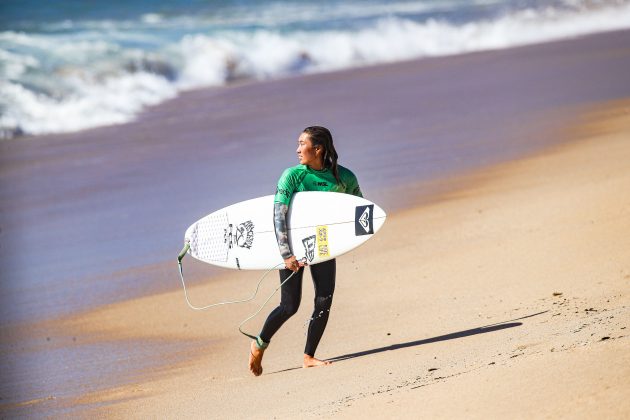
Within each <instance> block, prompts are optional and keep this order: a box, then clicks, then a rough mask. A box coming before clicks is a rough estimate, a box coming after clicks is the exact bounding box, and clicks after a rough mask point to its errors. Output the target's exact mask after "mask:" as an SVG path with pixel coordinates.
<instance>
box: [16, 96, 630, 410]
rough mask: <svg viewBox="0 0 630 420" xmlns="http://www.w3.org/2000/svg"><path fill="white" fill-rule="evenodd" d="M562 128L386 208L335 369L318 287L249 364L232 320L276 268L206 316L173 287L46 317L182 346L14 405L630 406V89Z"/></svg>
mask: <svg viewBox="0 0 630 420" xmlns="http://www.w3.org/2000/svg"><path fill="white" fill-rule="evenodd" d="M567 136H569V138H570V139H572V140H573V141H572V142H571V143H568V144H566V145H564V146H561V147H556V148H554V149H552V150H547V151H546V152H545V153H543V154H540V155H538V156H534V157H529V158H525V159H521V160H518V161H514V162H510V163H507V164H502V165H499V166H494V167H491V168H488V169H485V170H482V171H479V172H476V173H475V174H469V175H468V176H466V178H465V179H466V186H465V187H464V188H460V189H458V190H456V191H454V192H452V193H450V194H448V195H444V196H441V197H439V198H438V199H437V200H436V201H434V202H433V203H431V204H428V205H424V206H422V207H419V208H414V209H411V210H408V211H403V212H400V213H396V214H391V215H390V217H389V219H388V221H387V223H386V225H385V226H384V228H383V229H382V231H381V232H380V233H379V234H378V235H376V236H375V237H374V238H373V239H372V240H371V241H369V242H368V243H367V244H366V245H365V246H363V247H362V248H360V249H358V250H356V251H354V252H352V253H350V254H349V255H346V256H344V257H342V258H340V259H339V263H338V280H337V291H336V294H335V302H334V304H333V310H332V312H331V318H330V321H329V326H328V329H327V331H326V333H325V335H324V338H323V340H322V342H321V344H320V346H319V350H318V354H317V356H318V357H321V358H326V359H332V360H334V363H333V365H331V366H329V367H324V368H315V369H302V368H300V366H301V358H302V352H303V346H304V341H305V337H304V332H305V326H304V322H305V321H306V320H307V319H308V317H309V314H310V311H311V310H312V305H311V303H310V302H311V300H312V296H313V291H312V288H311V287H308V286H307V287H305V288H304V296H303V304H302V307H301V308H300V311H299V312H298V314H297V315H296V316H295V317H294V318H292V319H291V320H290V321H289V322H288V323H287V324H285V326H284V327H283V328H282V329H281V330H280V332H279V333H278V334H277V335H276V337H274V339H273V342H272V344H271V346H270V347H269V349H268V351H267V353H266V354H265V358H264V363H263V365H264V373H263V375H262V376H261V377H258V378H255V377H253V376H252V375H251V374H250V373H249V371H248V370H247V357H248V352H249V350H248V349H249V341H248V340H247V339H246V338H244V337H243V336H241V335H240V334H239V333H238V331H237V330H236V326H237V325H238V324H239V322H240V321H241V320H242V319H244V318H245V317H246V316H247V315H249V314H250V313H251V312H253V311H254V310H255V309H257V307H258V306H257V305H259V304H260V303H261V302H262V301H263V300H264V299H263V297H264V296H266V295H267V294H268V293H270V292H271V291H272V289H273V287H275V286H276V283H277V278H276V274H275V273H272V275H271V276H270V278H269V279H267V280H268V281H267V282H266V283H265V287H264V288H263V290H262V291H261V293H260V295H259V297H258V298H257V299H256V302H255V303H252V304H245V305H239V306H233V307H230V308H219V309H214V310H211V311H207V312H195V311H192V310H190V309H189V308H188V307H187V306H186V304H185V301H184V296H183V293H182V291H181V290H178V291H174V292H168V293H163V294H159V295H153V296H147V297H143V298H139V299H134V300H131V301H126V302H122V303H118V304H113V305H110V306H106V307H104V308H101V309H98V310H95V311H93V312H88V313H85V314H82V315H78V316H74V317H71V318H67V319H64V320H63V322H58V321H55V322H54V323H44V324H41V325H40V326H39V327H37V328H41V331H46V332H47V333H48V334H50V333H51V332H50V331H52V330H53V329H54V330H56V332H55V333H54V334H55V337H59V338H58V340H59V341H60V342H63V337H66V341H69V340H71V339H72V337H77V336H80V337H82V338H81V340H92V342H93V343H97V344H98V343H105V342H107V343H112V342H114V343H120V345H125V343H128V342H130V340H136V341H137V340H141V341H140V342H141V343H142V345H143V346H151V345H152V343H155V345H164V343H173V344H175V348H176V349H177V350H176V351H172V352H170V353H168V357H166V358H164V359H163V360H160V361H159V364H158V365H157V366H158V367H156V368H151V369H146V370H145V371H144V372H143V374H142V375H140V376H138V377H133V378H128V379H129V383H128V384H127V385H122V386H117V387H114V388H111V389H104V390H102V391H98V392H91V393H88V394H86V395H84V396H82V397H81V398H78V399H75V398H70V399H63V398H57V399H43V400H36V401H30V402H25V403H23V404H22V405H21V406H20V407H17V406H12V407H7V406H5V407H4V408H5V409H7V410H8V411H7V413H9V412H16V413H21V414H28V413H29V410H33V411H31V412H35V413H36V412H38V407H40V408H45V407H46V406H47V405H49V406H50V405H52V404H54V406H55V408H56V409H59V408H62V407H67V408H68V410H69V411H68V413H70V414H79V415H81V416H86V417H92V416H99V417H100V416H107V417H114V418H128V417H136V418H147V417H149V418H164V417H167V418H173V417H179V418H188V417H194V418H296V417H320V416H321V417H333V416H335V417H337V416H339V417H342V418H357V417H372V418H373V417H376V418H401V417H402V418H488V417H490V418H541V417H552V418H593V417H600V418H628V417H630V399H629V398H628V397H629V396H630V380H629V379H630V193H629V191H630V164H629V162H630V102H616V103H613V104H606V106H602V107H600V108H598V109H597V110H596V111H592V112H590V113H589V114H588V115H587V116H586V117H585V119H584V121H583V123H581V124H580V125H579V126H577V127H575V128H574V130H573V131H571V132H570V133H567ZM453 181H454V182H455V183H457V185H460V184H461V179H460V180H453ZM184 261H185V264H188V265H189V266H194V262H193V261H190V260H184ZM200 267H201V269H203V267H202V266H197V267H196V268H195V269H200ZM173 275H174V276H176V274H175V271H173ZM258 276H259V274H258V273H252V272H239V273H234V274H232V273H230V274H226V275H225V276H223V277H220V278H218V279H213V280H212V281H209V282H207V284H204V285H202V286H196V287H194V288H192V289H191V290H190V295H191V299H192V300H193V302H194V303H195V304H198V305H202V304H205V303H211V302H215V301H219V300H223V299H228V298H234V297H239V296H243V295H246V294H247V293H249V292H250V291H251V290H253V287H254V285H255V281H256V279H257V278H258ZM309 279H310V276H308V275H307V276H305V279H304V281H306V282H309V281H310V280H309ZM273 302H277V298H276V299H274V300H273ZM271 309H272V308H271V307H269V308H266V309H265V310H264V311H263V312H264V313H265V314H266V313H268V311H269V310H271ZM263 321H264V315H262V316H259V317H257V318H256V319H255V320H254V321H252V322H251V323H250V324H248V325H247V327H246V329H247V330H249V331H250V332H257V331H258V329H259V328H260V326H261V324H262V322H263ZM106 377H107V372H103V378H106ZM39 412H41V411H39Z"/></svg>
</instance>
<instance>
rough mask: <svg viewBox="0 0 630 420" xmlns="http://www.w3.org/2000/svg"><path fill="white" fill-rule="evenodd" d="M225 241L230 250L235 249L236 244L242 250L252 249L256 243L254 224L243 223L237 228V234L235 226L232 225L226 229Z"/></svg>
mask: <svg viewBox="0 0 630 420" xmlns="http://www.w3.org/2000/svg"><path fill="white" fill-rule="evenodd" d="M223 239H224V242H225V243H226V244H227V245H228V248H229V249H232V247H234V242H236V245H238V246H239V247H241V248H247V249H251V247H252V243H253V242H254V223H252V221H251V220H248V221H247V222H243V223H241V224H240V225H238V226H237V227H236V232H234V226H233V225H232V224H231V223H230V224H229V225H228V227H227V228H226V229H224V234H223Z"/></svg>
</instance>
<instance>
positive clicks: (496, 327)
mask: <svg viewBox="0 0 630 420" xmlns="http://www.w3.org/2000/svg"><path fill="white" fill-rule="evenodd" d="M546 312H549V311H542V312H537V313H535V314H531V315H526V316H522V317H520V318H516V319H511V320H509V321H503V322H498V323H496V324H490V325H484V326H483V327H477V328H472V329H469V330H464V331H458V332H454V333H450V334H445V335H439V336H437V337H431V338H425V339H422V340H415V341H408V342H406V343H399V344H392V345H390V346H385V347H378V348H375V349H370V350H363V351H358V352H356V353H348V354H344V355H342V356H335V357H331V358H329V359H326V360H329V361H331V362H340V361H342V360H348V359H354V358H355V357H362V356H369V355H370V354H376V353H382V352H385V351H392V350H398V349H404V348H407V347H414V346H421V345H424V344H430V343H437V342H439V341H447V340H455V339H457V338H464V337H468V336H471V335H477V334H486V333H490V332H494V331H500V330H505V329H507V328H514V327H518V326H521V325H523V323H522V322H515V321H520V320H522V319H526V318H531V317H534V316H537V315H541V314H544V313H546ZM295 369H301V368H299V367H294V368H289V369H283V370H279V371H276V372H270V373H269V375H271V374H273V373H281V372H287V371H290V370H295Z"/></svg>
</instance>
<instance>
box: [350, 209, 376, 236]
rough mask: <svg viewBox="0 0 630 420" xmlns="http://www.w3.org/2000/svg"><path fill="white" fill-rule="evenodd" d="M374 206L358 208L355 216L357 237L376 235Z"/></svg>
mask: <svg viewBox="0 0 630 420" xmlns="http://www.w3.org/2000/svg"><path fill="white" fill-rule="evenodd" d="M373 213H374V204H370V205H368V206H357V207H356V208H355V212H354V214H355V216H354V234H355V236H361V235H371V234H373V233H374V224H373V218H374V214H373Z"/></svg>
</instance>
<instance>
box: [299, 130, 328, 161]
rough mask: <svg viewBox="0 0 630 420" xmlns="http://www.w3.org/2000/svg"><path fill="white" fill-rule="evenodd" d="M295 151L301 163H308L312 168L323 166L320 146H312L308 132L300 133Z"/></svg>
mask: <svg viewBox="0 0 630 420" xmlns="http://www.w3.org/2000/svg"><path fill="white" fill-rule="evenodd" d="M296 152H297V155H298V159H299V160H300V163H301V164H302V165H308V166H310V167H311V168H313V169H322V168H323V166H324V165H323V158H322V148H321V147H319V146H313V142H312V141H311V139H310V137H309V135H308V134H306V133H302V134H301V135H300V137H299V138H298V148H297V150H296Z"/></svg>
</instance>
